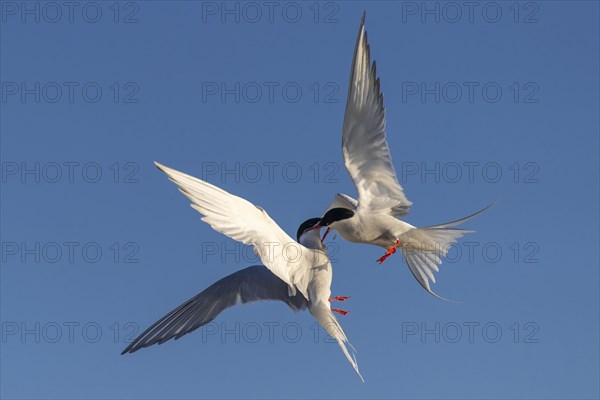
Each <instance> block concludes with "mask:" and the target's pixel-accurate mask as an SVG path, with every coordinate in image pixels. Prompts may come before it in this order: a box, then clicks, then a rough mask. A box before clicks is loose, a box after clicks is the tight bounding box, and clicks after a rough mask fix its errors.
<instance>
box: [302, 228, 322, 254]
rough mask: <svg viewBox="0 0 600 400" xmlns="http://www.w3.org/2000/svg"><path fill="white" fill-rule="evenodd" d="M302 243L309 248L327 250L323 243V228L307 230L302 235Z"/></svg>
mask: <svg viewBox="0 0 600 400" xmlns="http://www.w3.org/2000/svg"><path fill="white" fill-rule="evenodd" d="M300 244H301V245H302V246H304V247H308V248H309V249H315V250H325V247H324V246H323V243H321V230H320V229H315V230H313V231H308V232H305V233H304V234H303V235H302V236H300Z"/></svg>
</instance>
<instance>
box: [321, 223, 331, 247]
mask: <svg viewBox="0 0 600 400" xmlns="http://www.w3.org/2000/svg"><path fill="white" fill-rule="evenodd" d="M330 230H331V227H329V226H328V227H327V230H326V231H325V234H324V235H323V238H322V239H321V243H323V242H324V241H325V238H326V237H327V234H328V233H329V231H330Z"/></svg>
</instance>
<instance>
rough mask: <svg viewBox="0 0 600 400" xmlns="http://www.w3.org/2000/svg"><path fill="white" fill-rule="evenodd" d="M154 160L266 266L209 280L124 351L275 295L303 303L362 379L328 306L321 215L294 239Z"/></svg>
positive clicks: (256, 212) (244, 204) (207, 217)
mask: <svg viewBox="0 0 600 400" xmlns="http://www.w3.org/2000/svg"><path fill="white" fill-rule="evenodd" d="M156 165H157V167H158V168H159V169H161V170H162V171H163V172H165V173H166V174H167V176H168V177H169V178H170V179H171V181H173V182H174V183H175V184H176V185H177V186H179V190H180V191H181V192H182V193H183V194H184V195H186V196H187V197H188V198H189V199H190V200H191V201H192V204H191V206H192V208H194V209H195V210H197V211H198V212H200V213H201V214H202V215H204V217H203V218H202V220H203V221H205V222H206V223H208V224H210V225H211V227H213V229H215V230H216V231H218V232H221V233H223V234H225V235H227V236H229V237H231V238H232V239H235V240H238V241H241V242H242V243H245V244H250V245H252V246H254V249H255V251H256V252H257V254H258V256H259V257H260V259H261V261H262V262H263V263H264V264H265V265H264V266H254V267H249V268H246V269H244V270H242V271H238V272H236V273H234V274H231V275H229V276H227V277H225V278H223V279H221V280H220V281H218V282H216V283H215V284H213V285H211V286H210V287H208V288H207V289H206V290H204V291H203V292H202V293H200V294H198V295H197V296H195V297H193V298H192V299H190V300H188V301H187V302H185V303H183V304H182V305H181V306H179V307H177V308H176V309H175V310H173V311H171V312H170V313H168V314H167V315H165V316H164V317H163V318H161V319H160V320H158V321H157V322H156V323H154V324H153V325H152V326H151V327H150V328H148V329H147V330H146V331H145V332H144V333H142V334H141V335H140V336H139V337H138V338H137V339H135V341H134V342H132V343H131V344H130V345H129V346H128V347H127V348H126V349H125V350H124V351H123V353H133V352H135V351H137V350H139V349H141V348H144V347H148V346H151V345H153V344H157V343H158V344H161V343H164V342H166V341H168V340H169V339H171V338H175V339H178V338H180V337H181V336H183V335H185V334H186V333H189V332H192V331H193V330H195V329H197V328H199V327H201V326H203V325H205V324H207V323H208V322H210V321H212V320H213V319H214V318H216V317H217V315H219V314H220V313H221V312H222V311H223V310H225V309H227V308H229V307H231V306H234V305H236V304H240V303H242V304H243V303H248V302H251V301H256V300H278V301H282V302H284V303H286V304H287V305H288V306H289V307H290V308H292V309H293V310H295V311H298V310H302V309H305V308H308V311H309V312H310V314H311V315H312V316H313V317H314V318H315V319H316V320H317V321H318V322H319V323H320V324H321V325H322V326H323V327H324V328H325V329H326V330H327V332H328V333H329V335H330V336H331V337H332V338H334V339H335V340H336V341H337V342H338V344H339V346H340V348H341V349H342V351H343V353H344V355H345V356H346V358H347V359H348V361H349V362H350V364H351V365H352V367H353V368H354V370H355V371H356V373H357V374H358V376H359V377H360V378H361V380H362V376H361V375H360V372H359V370H358V365H357V363H356V358H355V356H354V348H353V347H352V345H350V342H349V341H348V338H347V336H346V334H345V333H344V330H343V329H342V327H341V325H340V324H339V322H338V321H337V319H336V318H335V316H334V315H333V313H332V308H331V306H330V297H331V281H332V276H333V272H332V267H331V262H330V261H329V258H328V257H327V253H326V248H325V247H324V245H323V243H322V242H321V240H320V235H319V233H320V225H319V223H320V222H321V218H311V219H309V220H307V221H305V222H304V223H303V224H302V225H300V228H299V229H298V233H297V241H294V240H293V239H292V238H291V237H290V236H289V235H287V234H286V233H285V232H284V231H283V230H282V229H281V228H280V227H279V226H278V225H277V224H276V223H275V221H273V220H272V219H271V217H269V215H268V214H267V213H266V211H265V210H264V209H262V208H261V207H258V206H255V205H254V204H252V203H250V202H248V201H246V200H244V199H242V198H240V197H237V196H234V195H232V194H230V193H228V192H226V191H224V190H222V189H220V188H218V187H216V186H213V185H211V184H209V183H208V182H204V181H202V180H200V179H197V178H194V177H192V176H190V175H187V174H184V173H182V172H179V171H176V170H174V169H171V168H168V167H166V166H164V165H161V164H158V163H156ZM333 310H334V311H335V310H336V309H333ZM347 345H348V346H349V347H350V350H349V349H348V347H347ZM350 351H352V353H351V352H350ZM363 382H364V381H363Z"/></svg>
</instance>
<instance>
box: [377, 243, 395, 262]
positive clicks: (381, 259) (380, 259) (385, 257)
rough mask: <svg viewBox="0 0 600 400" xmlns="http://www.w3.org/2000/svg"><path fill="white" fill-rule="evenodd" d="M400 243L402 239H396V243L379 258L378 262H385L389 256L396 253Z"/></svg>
mask: <svg viewBox="0 0 600 400" xmlns="http://www.w3.org/2000/svg"><path fill="white" fill-rule="evenodd" d="M399 245H400V241H399V240H396V244H395V245H393V246H392V247H390V248H389V249H388V250H387V251H386V252H385V254H384V255H383V256H381V257H380V258H378V259H377V262H378V263H379V264H381V263H382V262H384V261H385V260H386V259H387V258H388V257H389V256H391V255H392V254H394V253H395V252H396V248H397V247H398V246H399Z"/></svg>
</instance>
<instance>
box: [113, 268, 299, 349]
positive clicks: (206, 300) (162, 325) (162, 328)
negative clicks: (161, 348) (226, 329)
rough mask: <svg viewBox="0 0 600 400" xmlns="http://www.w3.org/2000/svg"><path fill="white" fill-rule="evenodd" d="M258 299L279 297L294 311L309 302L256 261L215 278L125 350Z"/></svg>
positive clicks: (162, 338) (169, 336) (165, 337)
mask: <svg viewBox="0 0 600 400" xmlns="http://www.w3.org/2000/svg"><path fill="white" fill-rule="evenodd" d="M258 300H279V301H282V302H284V303H286V304H287V305H288V306H289V307H290V308H291V309H292V310H294V311H300V310H304V309H306V306H307V301H306V299H305V298H304V296H303V295H302V294H301V293H297V294H296V295H295V296H291V297H290V296H289V292H288V285H287V283H285V282H284V281H282V280H281V279H279V278H278V277H277V276H275V274H273V273H272V272H271V271H269V270H268V269H267V267H265V266H264V265H254V266H252V267H248V268H244V269H242V270H240V271H237V272H234V273H233V274H231V275H228V276H226V277H225V278H223V279H221V280H219V281H217V282H215V283H214V284H212V285H211V286H209V287H208V288H206V289H205V290H204V291H202V292H201V293H200V294H198V295H196V296H194V297H192V298H191V299H189V300H188V301H186V302H185V303H183V304H181V305H180V306H179V307H177V308H175V309H174V310H172V311H171V312H169V313H168V314H167V315H165V316H164V317H162V318H161V319H159V320H158V321H156V322H155V323H154V324H152V326H150V327H149V328H148V329H146V330H145V331H144V332H143V333H142V334H141V335H139V336H138V337H137V338H136V339H135V340H134V341H133V342H132V343H131V344H129V346H127V348H126V349H125V350H123V352H122V353H121V354H125V353H134V352H136V351H138V350H139V349H142V348H144V347H148V346H152V345H154V344H163V343H164V342H166V341H168V340H170V339H173V338H175V339H179V338H180V337H182V336H183V335H185V334H187V333H190V332H192V331H194V330H196V329H198V328H200V327H201V326H203V325H206V324H207V323H209V322H211V321H212V320H213V319H215V318H216V317H217V316H218V315H219V314H220V313H221V312H223V311H224V310H226V309H227V308H229V307H232V306H234V305H236V304H245V303H250V302H253V301H258Z"/></svg>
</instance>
